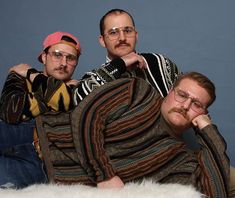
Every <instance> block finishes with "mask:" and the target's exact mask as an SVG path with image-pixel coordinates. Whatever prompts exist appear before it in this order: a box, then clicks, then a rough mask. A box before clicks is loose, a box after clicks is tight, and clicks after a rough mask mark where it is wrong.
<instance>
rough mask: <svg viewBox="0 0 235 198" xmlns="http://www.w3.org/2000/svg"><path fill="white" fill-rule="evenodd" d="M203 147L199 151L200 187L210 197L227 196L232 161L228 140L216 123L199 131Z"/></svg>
mask: <svg viewBox="0 0 235 198" xmlns="http://www.w3.org/2000/svg"><path fill="white" fill-rule="evenodd" d="M197 137H198V143H199V144H200V146H201V149H200V151H199V153H198V162H199V165H200V166H199V167H200V174H201V176H200V177H199V178H200V182H199V183H200V185H201V186H200V187H199V188H202V189H204V191H205V194H207V195H210V197H227V195H228V186H229V170H230V162H229V158H228V156H227V154H226V148H227V146H226V142H225V140H224V138H223V137H222V136H221V134H220V133H219V131H218V129H217V127H216V126H215V125H209V126H207V127H205V128H204V129H202V130H201V131H200V130H198V131H197Z"/></svg>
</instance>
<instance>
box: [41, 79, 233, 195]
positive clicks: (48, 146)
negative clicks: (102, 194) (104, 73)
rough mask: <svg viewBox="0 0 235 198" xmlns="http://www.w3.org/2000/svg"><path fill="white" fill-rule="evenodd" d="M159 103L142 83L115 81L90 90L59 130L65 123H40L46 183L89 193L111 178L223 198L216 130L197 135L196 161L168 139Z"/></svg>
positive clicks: (221, 144) (222, 156) (223, 168)
mask: <svg viewBox="0 0 235 198" xmlns="http://www.w3.org/2000/svg"><path fill="white" fill-rule="evenodd" d="M161 103H162V97H161V96H160V95H159V93H158V92H156V90H155V89H153V87H152V86H150V85H149V84H148V83H146V81H143V80H140V79H139V80H137V79H136V78H133V79H132V78H129V79H120V80H117V81H113V82H111V83H108V84H106V85H104V86H102V87H100V88H99V89H96V90H94V91H93V92H92V93H91V94H90V95H89V96H87V97H86V98H85V99H84V100H83V101H82V102H81V103H80V104H79V105H78V106H77V107H76V108H75V109H74V110H73V111H72V112H71V113H70V114H62V115H59V116H58V118H60V119H61V120H60V121H59V120H58V123H60V124H61V126H62V125H63V124H62V123H63V122H65V120H66V119H67V120H71V123H70V124H71V125H69V126H68V125H67V127H61V126H58V123H57V126H58V128H54V127H55V125H56V124H55V122H54V121H55V119H54V118H53V116H50V115H44V116H40V117H38V118H37V126H38V130H39V136H40V141H41V143H42V148H43V149H42V151H43V152H44V153H43V156H45V164H46V167H47V172H48V176H49V179H50V181H55V182H62V183H74V182H75V183H76V182H78V183H83V184H89V185H95V184H96V183H97V182H100V181H104V180H107V179H110V178H112V177H113V176H114V175H118V176H119V177H120V178H121V179H122V180H123V181H124V182H129V181H133V180H139V179H143V178H147V177H150V178H151V179H153V180H154V181H156V182H162V183H172V182H176V183H182V184H192V185H194V186H195V187H196V188H197V189H198V190H200V191H201V192H202V193H204V194H206V195H208V196H209V197H213V198H216V197H218V198H221V197H227V193H228V181H229V160H228V157H227V155H226V143H225V141H224V139H223V137H222V136H221V135H220V133H219V131H218V130H217V128H216V126H215V125H209V126H207V127H205V128H203V129H202V130H201V131H200V130H198V131H197V133H196V137H197V139H198V142H199V144H200V145H201V148H200V150H199V151H198V152H196V153H195V152H194V151H192V150H189V149H188V148H187V147H186V144H185V143H184V142H183V141H182V140H181V139H177V138H176V137H174V136H173V135H172V134H171V129H170V127H169V126H168V125H167V124H166V123H165V121H164V119H163V118H162V117H161V114H160V105H161ZM50 119H51V120H50ZM70 126H71V127H70ZM62 128H63V129H62ZM65 137H66V138H65Z"/></svg>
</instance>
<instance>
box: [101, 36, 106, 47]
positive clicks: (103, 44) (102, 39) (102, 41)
mask: <svg viewBox="0 0 235 198" xmlns="http://www.w3.org/2000/svg"><path fill="white" fill-rule="evenodd" d="M99 43H100V45H101V46H102V47H104V48H106V45H105V42H104V36H102V35H100V36H99Z"/></svg>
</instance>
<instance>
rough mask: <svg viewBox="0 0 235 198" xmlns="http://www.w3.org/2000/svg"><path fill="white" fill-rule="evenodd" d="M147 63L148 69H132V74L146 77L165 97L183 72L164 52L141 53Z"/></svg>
mask: <svg viewBox="0 0 235 198" xmlns="http://www.w3.org/2000/svg"><path fill="white" fill-rule="evenodd" d="M140 55H141V56H143V58H144V60H145V62H146V64H147V69H145V70H143V71H142V70H139V69H136V70H134V71H132V72H131V73H132V76H133V75H134V76H137V77H141V78H144V79H145V80H146V81H147V82H149V83H150V84H151V85H152V86H153V87H155V89H157V91H158V92H159V93H160V94H161V96H162V97H165V96H166V95H167V94H168V92H169V90H170V89H171V87H172V85H173V84H174V82H175V80H176V79H177V78H178V76H179V75H180V74H181V72H180V70H179V68H178V67H177V65H176V64H175V63H174V62H173V61H171V60H170V59H169V58H167V57H166V56H164V55H162V54H156V53H141V54H140Z"/></svg>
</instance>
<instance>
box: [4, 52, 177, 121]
mask: <svg viewBox="0 0 235 198" xmlns="http://www.w3.org/2000/svg"><path fill="white" fill-rule="evenodd" d="M141 55H142V56H143V57H144V59H145V61H146V63H147V69H146V70H140V69H136V70H134V71H132V72H128V71H126V66H125V63H124V61H123V60H122V59H121V58H117V59H115V60H113V61H111V62H109V63H106V64H104V65H102V66H101V67H100V68H99V69H95V70H93V71H91V72H88V73H86V74H85V75H84V77H83V78H82V80H81V81H80V82H79V83H78V84H77V85H76V86H67V85H66V84H65V83H64V82H63V81H61V80H56V79H55V78H53V77H46V76H44V75H43V74H39V75H38V76H37V77H36V78H35V79H34V81H33V83H30V82H29V81H28V80H27V79H25V78H23V77H21V76H19V75H17V74H15V73H10V74H9V76H8V77H7V80H6V82H5V84H4V87H3V90H2V94H1V100H0V118H1V119H2V120H4V121H6V122H8V123H19V122H21V121H26V120H29V119H31V118H34V117H36V116H37V115H39V114H42V113H45V112H48V111H62V112H63V111H68V110H71V109H73V108H74V107H75V106H77V105H78V104H79V102H80V101H81V100H83V99H84V98H85V97H86V96H87V95H88V94H89V93H90V92H92V91H93V90H94V89H95V88H97V87H99V86H101V85H103V84H105V83H107V82H110V81H113V80H115V79H118V78H120V77H130V76H138V77H140V78H143V79H145V80H146V81H147V82H149V83H151V84H152V85H153V86H154V87H155V88H156V89H157V90H158V91H159V92H160V93H161V95H162V96H165V95H166V94H167V93H168V91H169V89H170V88H171V86H172V84H173V83H174V81H175V79H176V78H177V76H178V75H179V73H180V72H179V70H178V68H177V66H176V65H175V64H174V63H173V62H172V61H171V60H169V59H168V58H167V57H164V56H163V55H161V54H154V53H152V54H147V53H146V54H141Z"/></svg>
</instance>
